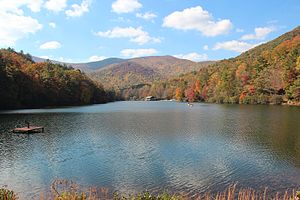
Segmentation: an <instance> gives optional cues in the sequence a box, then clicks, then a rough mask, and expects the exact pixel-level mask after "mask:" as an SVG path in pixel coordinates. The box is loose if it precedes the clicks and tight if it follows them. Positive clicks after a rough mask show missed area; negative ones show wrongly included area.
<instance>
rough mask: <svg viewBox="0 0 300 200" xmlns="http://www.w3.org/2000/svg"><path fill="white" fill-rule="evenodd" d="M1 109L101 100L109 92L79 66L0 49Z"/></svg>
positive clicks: (66, 104) (86, 102)
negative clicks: (76, 68)
mask: <svg viewBox="0 0 300 200" xmlns="http://www.w3.org/2000/svg"><path fill="white" fill-rule="evenodd" d="M0 96H1V98H0V109H11V108H35V107H44V106H71V105H83V104H90V103H104V102H107V101H109V100H110V98H112V97H109V96H110V95H108V94H107V92H105V91H104V89H103V88H102V86H101V85H96V84H95V83H94V82H93V81H91V80H90V79H89V78H88V77H87V76H86V75H84V74H82V73H81V72H80V71H79V70H74V69H72V68H69V67H66V66H63V65H59V64H53V63H50V62H44V63H34V62H33V61H32V57H31V56H30V55H29V54H24V53H23V52H21V53H17V52H15V51H14V50H13V49H10V48H9V49H1V50H0Z"/></svg>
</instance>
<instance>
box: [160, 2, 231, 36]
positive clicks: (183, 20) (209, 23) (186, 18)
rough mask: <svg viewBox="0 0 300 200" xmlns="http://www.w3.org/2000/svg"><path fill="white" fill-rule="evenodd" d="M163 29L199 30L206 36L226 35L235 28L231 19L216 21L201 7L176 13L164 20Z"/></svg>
mask: <svg viewBox="0 0 300 200" xmlns="http://www.w3.org/2000/svg"><path fill="white" fill-rule="evenodd" d="M163 27H168V28H174V29H178V30H197V31H200V32H201V33H202V34H203V35H205V36H217V35H221V34H226V33H228V32H229V31H230V29H231V28H232V27H233V25H232V23H231V21H230V20H229V19H223V20H218V21H214V19H213V16H212V14H210V13H209V12H208V11H206V10H204V9H202V7H201V6H197V7H192V8H187V9H184V10H183V11H176V12H173V13H171V14H170V15H168V16H167V17H165V18H164V22H163Z"/></svg>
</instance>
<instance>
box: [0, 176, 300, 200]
mask: <svg viewBox="0 0 300 200" xmlns="http://www.w3.org/2000/svg"><path fill="white" fill-rule="evenodd" d="M17 199H18V200H22V199H19V198H18V195H17V194H16V193H15V192H13V191H10V190H8V189H0V200H17ZM39 199H40V200H188V199H197V200H269V199H272V200H299V199H300V191H296V190H287V191H285V192H284V193H275V194H274V193H272V194H269V193H268V191H267V189H265V190H263V191H255V190H253V189H251V188H244V189H243V188H241V189H237V187H236V185H231V186H229V187H228V188H227V189H226V190H225V191H222V192H218V193H214V194H213V193H210V192H206V193H204V194H198V195H194V196H193V197H188V196H185V195H182V194H171V193H167V192H165V193H162V194H151V193H149V192H142V193H138V194H120V193H117V192H114V193H111V192H109V190H108V189H107V188H97V187H90V188H88V189H84V188H83V187H80V186H79V185H78V184H77V183H75V182H72V181H67V180H55V181H54V182H53V183H52V185H51V192H49V193H47V194H40V198H39Z"/></svg>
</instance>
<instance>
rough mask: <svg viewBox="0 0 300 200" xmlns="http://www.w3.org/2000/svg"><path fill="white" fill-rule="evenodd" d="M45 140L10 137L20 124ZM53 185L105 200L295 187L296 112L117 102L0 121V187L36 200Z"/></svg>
mask: <svg viewBox="0 0 300 200" xmlns="http://www.w3.org/2000/svg"><path fill="white" fill-rule="evenodd" d="M25 120H27V121H30V122H31V123H32V124H35V125H40V126H45V132H44V133H38V134H32V135H26V134H14V133H11V132H10V130H11V129H12V128H14V127H15V126H16V125H20V124H22V125H24V126H25V124H24V121H25ZM55 178H63V179H69V180H75V181H77V182H78V183H79V184H81V185H84V186H101V187H107V188H108V189H109V190H110V191H121V192H125V193H128V192H140V191H144V190H146V189H147V190H149V191H151V192H163V191H166V190H167V191H171V192H182V193H185V194H187V195H190V196H193V195H194V194H197V193H201V192H204V191H208V190H210V191H218V190H224V189H225V188H226V187H227V186H228V185H230V184H232V183H237V184H238V186H239V187H252V188H254V189H259V190H260V189H262V188H264V187H266V186H267V187H269V191H270V192H274V191H284V190H285V189H287V188H298V189H299V187H300V108H299V107H287V106H260V105H216V104H201V103H199V104H198V103H197V104H194V106H193V107H189V106H187V104H186V103H178V102H116V103H109V104H103V105H91V106H83V107H70V108H57V109H32V110H15V111H5V112H1V113H0V187H1V186H2V185H7V186H8V188H10V189H13V190H15V191H16V192H17V193H19V195H20V197H21V199H33V198H37V197H39V195H40V193H42V192H44V191H45V190H48V189H50V185H51V182H52V181H53V180H54V179H55Z"/></svg>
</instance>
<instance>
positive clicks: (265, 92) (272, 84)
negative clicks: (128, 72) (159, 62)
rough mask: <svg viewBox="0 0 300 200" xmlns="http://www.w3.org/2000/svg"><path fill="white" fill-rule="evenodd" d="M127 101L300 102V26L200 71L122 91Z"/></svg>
mask: <svg viewBox="0 0 300 200" xmlns="http://www.w3.org/2000/svg"><path fill="white" fill-rule="evenodd" d="M119 92H120V94H121V95H122V96H123V97H124V98H125V99H143V98H144V97H146V96H155V97H157V98H162V99H177V100H181V101H182V100H186V101H190V102H194V101H205V102H214V103H241V104H270V103H271V104H281V103H283V102H289V103H299V101H300V27H298V28H296V29H294V30H293V31H291V32H289V33H286V34H284V35H282V36H281V37H279V38H277V39H275V40H273V41H271V42H268V43H266V44H263V45H260V46H258V47H256V48H254V49H252V50H249V51H247V52H245V53H243V54H241V55H240V56H238V57H236V58H233V59H227V60H222V61H219V62H217V63H216V64H213V65H211V66H209V67H206V68H202V69H200V70H199V71H198V72H192V73H188V74H185V75H183V76H181V77H179V78H176V79H171V80H168V81H163V82H154V83H153V84H151V85H149V84H146V85H141V84H140V85H137V86H132V87H130V88H125V89H123V90H120V91H119Z"/></svg>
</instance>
